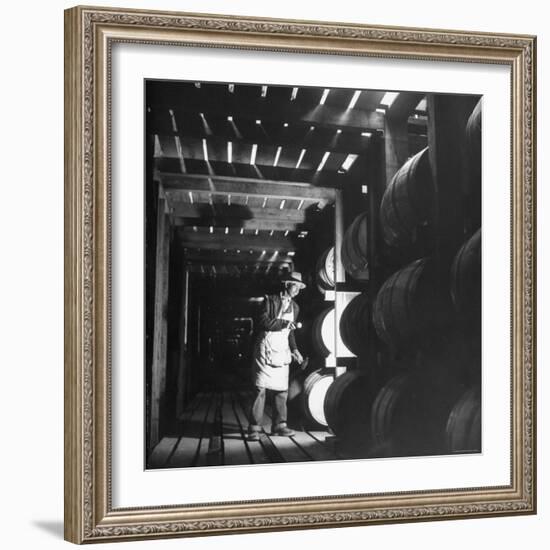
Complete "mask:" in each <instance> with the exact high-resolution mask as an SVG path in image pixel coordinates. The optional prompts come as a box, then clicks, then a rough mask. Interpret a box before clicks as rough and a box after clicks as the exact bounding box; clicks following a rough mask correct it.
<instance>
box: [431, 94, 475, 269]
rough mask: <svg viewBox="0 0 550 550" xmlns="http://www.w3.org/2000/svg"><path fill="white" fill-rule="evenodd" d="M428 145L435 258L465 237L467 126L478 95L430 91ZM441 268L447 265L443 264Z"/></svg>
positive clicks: (457, 244) (454, 247)
mask: <svg viewBox="0 0 550 550" xmlns="http://www.w3.org/2000/svg"><path fill="white" fill-rule="evenodd" d="M427 100H428V113H429V115H430V116H429V122H428V145H429V151H430V164H431V168H432V176H433V180H434V187H435V200H434V225H435V235H436V237H435V239H436V241H435V243H434V244H435V251H436V259H437V261H438V263H439V264H441V260H442V255H444V254H453V253H454V252H456V250H457V249H458V247H459V246H460V244H461V243H462V240H463V237H464V228H463V219H464V212H463V196H462V187H463V178H464V177H465V176H466V170H465V166H464V162H463V155H464V145H465V144H464V130H465V127H466V122H467V120H468V116H469V114H470V113H471V111H472V109H473V107H474V106H475V103H476V100H477V98H476V97H472V98H471V99H470V98H467V97H464V96H457V95H448V94H428V96H427ZM441 269H445V266H444V265H441Z"/></svg>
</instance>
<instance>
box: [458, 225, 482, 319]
mask: <svg viewBox="0 0 550 550" xmlns="http://www.w3.org/2000/svg"><path fill="white" fill-rule="evenodd" d="M451 298H452V301H453V305H454V307H455V309H456V311H457V312H458V313H459V314H461V315H462V316H466V317H473V316H476V315H477V316H478V317H480V316H481V229H478V231H476V232H475V233H474V235H473V236H472V237H471V238H470V239H468V241H466V242H465V243H464V244H463V245H462V247H461V248H460V250H459V251H458V253H457V255H456V256H455V258H454V261H453V264H452V266H451Z"/></svg>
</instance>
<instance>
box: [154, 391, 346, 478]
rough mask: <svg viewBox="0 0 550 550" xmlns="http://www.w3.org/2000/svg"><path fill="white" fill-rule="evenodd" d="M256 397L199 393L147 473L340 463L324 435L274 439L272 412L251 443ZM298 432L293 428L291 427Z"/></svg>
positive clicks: (305, 433) (310, 433)
mask: <svg viewBox="0 0 550 550" xmlns="http://www.w3.org/2000/svg"><path fill="white" fill-rule="evenodd" d="M251 400H252V396H251V394H250V393H245V392H225V393H223V394H222V393H199V394H198V395H197V396H196V397H195V398H194V400H193V401H192V402H191V403H190V405H189V407H188V408H187V410H186V411H185V413H184V414H183V415H182V417H181V419H180V425H179V427H178V430H177V435H175V436H172V437H164V438H163V439H162V440H161V441H160V442H159V443H158V445H157V446H156V447H155V448H154V449H153V451H152V453H151V456H150V457H149V460H148V468H185V467H190V466H221V465H229V464H232V465H236V464H267V463H274V462H307V461H312V460H339V459H341V458H344V457H342V456H341V455H340V454H339V453H337V452H336V450H335V449H334V445H333V441H332V438H331V436H330V435H329V433H328V432H326V431H309V430H306V431H298V430H296V435H295V436H293V437H281V436H276V435H270V429H271V417H270V409H269V408H268V407H266V414H265V415H264V420H263V423H262V427H263V429H264V431H263V433H262V434H261V437H260V441H248V440H247V437H246V434H247V428H248V424H249V418H248V413H249V410H250V404H251ZM293 428H294V427H293Z"/></svg>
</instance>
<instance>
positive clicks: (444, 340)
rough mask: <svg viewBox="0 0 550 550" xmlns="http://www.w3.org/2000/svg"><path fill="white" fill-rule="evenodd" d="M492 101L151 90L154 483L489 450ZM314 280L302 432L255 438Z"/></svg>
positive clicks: (148, 268)
mask: <svg viewBox="0 0 550 550" xmlns="http://www.w3.org/2000/svg"><path fill="white" fill-rule="evenodd" d="M481 106H482V99H481V98H480V97H479V96H471V95H452V94H433V93H429V92H426V91H420V92H416V91H415V92H413V91H391V90H354V89H334V88H332V89H329V88H321V87H297V86H281V85H271V84H262V83H259V84H243V83H213V82H189V81H163V80H147V81H146V83H145V106H144V108H145V120H146V128H145V138H146V139H145V144H144V146H145V153H146V155H145V157H146V166H145V186H144V187H145V190H144V193H145V204H146V207H145V259H146V263H145V280H146V289H145V290H146V292H145V335H144V336H145V373H146V376H145V395H146V403H145V407H146V425H145V426H144V431H145V435H146V438H145V439H146V448H145V464H146V467H147V468H148V469H158V468H181V467H199V466H221V465H235V464H266V463H273V462H297V461H298V462H305V461H317V460H342V459H348V458H353V459H357V458H364V459H375V458H380V457H391V456H418V455H438V454H463V453H472V452H481V450H482V441H481V385H480V381H481V115H482V111H481ZM295 271H298V272H300V273H301V274H302V276H303V278H304V281H305V282H306V284H307V287H306V288H305V289H304V290H303V291H302V292H301V293H300V295H299V296H298V298H297V302H298V304H299V306H300V327H299V328H297V329H296V331H295V336H296V340H297V344H298V347H299V349H300V351H301V352H302V354H303V355H304V356H305V357H307V361H306V365H305V367H304V368H301V367H300V366H298V365H292V366H291V371H290V380H289V396H288V407H289V417H288V422H289V425H290V426H291V427H292V428H293V429H294V430H295V435H294V436H293V437H288V438H285V437H278V436H276V435H273V434H271V433H270V425H271V417H270V415H271V411H270V409H269V407H268V408H267V411H266V416H265V425H264V431H263V433H262V436H261V438H260V440H259V441H248V440H247V437H246V429H247V426H248V424H249V421H250V418H249V414H250V404H251V399H252V389H253V387H252V377H251V351H252V347H253V343H254V338H255V335H256V332H257V330H256V328H257V327H255V323H256V318H257V312H258V307H259V305H260V304H261V301H262V299H263V297H264V296H265V295H268V294H273V293H277V292H278V291H279V289H280V281H281V279H282V278H283V277H284V276H285V274H288V273H291V272H295Z"/></svg>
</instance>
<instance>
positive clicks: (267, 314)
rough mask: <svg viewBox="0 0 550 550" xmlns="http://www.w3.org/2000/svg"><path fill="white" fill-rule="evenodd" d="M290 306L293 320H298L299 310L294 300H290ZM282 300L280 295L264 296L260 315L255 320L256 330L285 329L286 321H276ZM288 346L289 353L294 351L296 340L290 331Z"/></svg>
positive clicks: (273, 330)
mask: <svg viewBox="0 0 550 550" xmlns="http://www.w3.org/2000/svg"><path fill="white" fill-rule="evenodd" d="M290 305H291V307H292V310H293V313H294V320H296V319H298V314H299V313H300V308H299V307H298V304H297V303H296V302H295V301H294V300H290ZM281 306H282V298H281V296H280V294H271V295H269V296H265V297H264V300H263V302H262V305H261V309H260V313H259V315H258V320H257V327H256V328H257V329H258V330H259V331H270V332H276V331H279V330H283V329H284V328H286V321H284V320H283V319H277V316H278V315H279V312H280V311H281ZM288 344H289V347H290V349H291V351H295V350H296V349H297V348H296V339H295V338H294V331H293V330H291V331H290V333H289V334H288Z"/></svg>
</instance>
